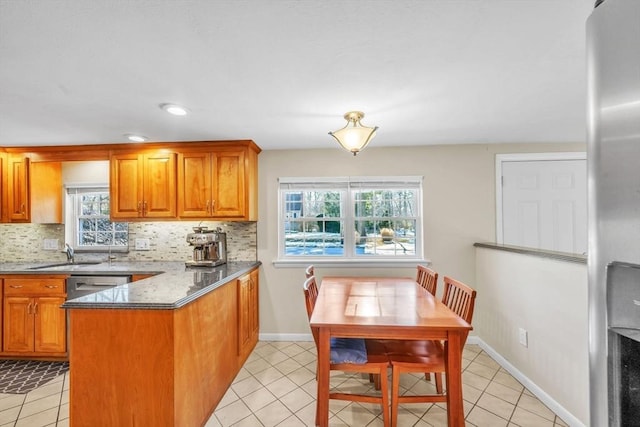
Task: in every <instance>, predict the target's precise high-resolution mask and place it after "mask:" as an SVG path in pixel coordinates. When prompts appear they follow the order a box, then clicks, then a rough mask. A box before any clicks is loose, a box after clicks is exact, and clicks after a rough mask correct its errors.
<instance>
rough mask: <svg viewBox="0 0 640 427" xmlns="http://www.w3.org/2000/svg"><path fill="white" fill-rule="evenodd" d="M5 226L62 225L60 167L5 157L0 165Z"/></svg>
mask: <svg viewBox="0 0 640 427" xmlns="http://www.w3.org/2000/svg"><path fill="white" fill-rule="evenodd" d="M0 172H1V173H2V175H1V176H2V184H3V185H2V186H1V187H2V188H1V189H0V193H2V196H3V199H2V200H3V203H2V216H1V218H2V220H3V221H6V222H33V223H43V224H60V223H62V164H61V163H60V162H31V161H30V160H29V158H27V157H23V156H16V155H9V156H7V157H6V158H4V159H3V162H2V164H0Z"/></svg>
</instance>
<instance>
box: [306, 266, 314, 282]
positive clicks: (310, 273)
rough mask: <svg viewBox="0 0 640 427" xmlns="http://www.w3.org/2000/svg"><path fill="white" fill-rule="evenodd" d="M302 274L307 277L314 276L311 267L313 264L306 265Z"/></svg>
mask: <svg viewBox="0 0 640 427" xmlns="http://www.w3.org/2000/svg"><path fill="white" fill-rule="evenodd" d="M304 275H305V276H306V278H307V279H308V278H309V277H311V276H315V269H314V267H313V264H312V265H310V266H308V267H307V269H306V270H305V271H304Z"/></svg>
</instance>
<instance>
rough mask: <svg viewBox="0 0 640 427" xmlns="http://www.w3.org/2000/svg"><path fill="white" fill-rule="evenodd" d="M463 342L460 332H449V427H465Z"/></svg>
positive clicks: (447, 345)
mask: <svg viewBox="0 0 640 427" xmlns="http://www.w3.org/2000/svg"><path fill="white" fill-rule="evenodd" d="M462 342H463V336H462V335H461V334H460V333H458V332H449V339H448V340H447V341H446V343H445V352H446V364H447V365H446V369H447V373H446V374H447V375H446V378H447V380H446V382H447V415H448V417H447V418H448V420H449V427H464V425H465V424H464V406H463V403H462Z"/></svg>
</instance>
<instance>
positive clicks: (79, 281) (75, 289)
mask: <svg viewBox="0 0 640 427" xmlns="http://www.w3.org/2000/svg"><path fill="white" fill-rule="evenodd" d="M129 282H131V276H71V277H69V278H68V279H67V299H68V300H70V299H74V298H79V297H82V296H85V295H90V294H93V293H96V292H100V291H103V290H105V289H110V288H113V287H116V286H118V285H124V284H125V283H129Z"/></svg>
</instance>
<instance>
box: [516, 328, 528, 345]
mask: <svg viewBox="0 0 640 427" xmlns="http://www.w3.org/2000/svg"><path fill="white" fill-rule="evenodd" d="M527 335H528V334H527V330H526V329H524V328H520V329H519V330H518V341H520V344H522V345H523V346H525V347H528V346H529V339H528V336H527Z"/></svg>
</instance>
